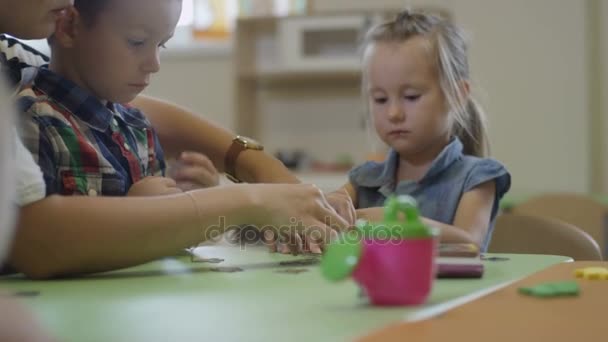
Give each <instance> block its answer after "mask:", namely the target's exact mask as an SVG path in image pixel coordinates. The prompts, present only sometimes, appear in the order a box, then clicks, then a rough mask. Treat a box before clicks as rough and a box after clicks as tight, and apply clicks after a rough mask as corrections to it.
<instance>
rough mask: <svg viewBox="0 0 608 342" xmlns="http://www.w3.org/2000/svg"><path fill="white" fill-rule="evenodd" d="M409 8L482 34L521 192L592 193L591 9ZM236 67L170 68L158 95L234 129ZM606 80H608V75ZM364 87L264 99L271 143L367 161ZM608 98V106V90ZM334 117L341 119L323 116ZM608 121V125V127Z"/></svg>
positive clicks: (479, 51)
mask: <svg viewBox="0 0 608 342" xmlns="http://www.w3.org/2000/svg"><path fill="white" fill-rule="evenodd" d="M403 4H404V3H403V2H402V1H397V0H375V1H367V0H322V1H316V2H315V4H314V5H315V7H316V9H317V10H319V11H326V10H327V11H333V10H342V9H344V8H351V9H367V8H370V7H374V8H382V7H391V8H400V7H402V6H403ZM409 4H410V5H413V6H416V5H420V4H426V5H436V6H442V7H445V8H448V9H450V10H451V11H452V13H453V15H454V18H455V20H456V21H457V22H460V23H462V24H463V26H464V27H465V28H467V30H468V31H470V32H471V33H472V38H473V45H472V49H471V53H470V56H471V66H472V72H473V77H474V78H475V79H476V80H477V81H478V85H479V88H480V89H481V92H480V94H481V101H482V103H483V104H484V105H485V107H486V109H487V111H488V114H489V119H490V126H491V132H490V134H491V142H492V146H493V155H494V156H495V157H496V158H497V159H499V160H501V161H503V162H504V163H505V164H506V165H507V166H508V168H509V169H510V171H511V173H512V175H513V187H512V193H515V194H518V193H519V194H523V193H528V192H534V191H541V190H564V191H587V190H588V189H589V187H590V184H591V171H590V165H591V162H590V160H591V156H590V152H589V151H590V144H591V142H590V141H591V139H589V135H590V133H591V130H590V126H591V122H590V119H589V115H588V111H589V108H590V103H589V98H588V96H587V93H588V88H589V84H590V82H589V79H588V73H587V68H586V61H587V59H588V51H589V49H588V42H587V41H586V39H585V15H586V13H585V6H586V3H585V2H584V1H571V0H531V1H530V0H510V1H504V0H458V1H453V0H452V1H449V0H432V1H431V0H411V1H409ZM604 5H605V4H604ZM602 10H603V12H602V13H603V18H608V10H607V9H606V6H603V7H602ZM603 32H604V33H605V34H604V35H603V39H604V41H605V40H606V37H608V28H606V27H603ZM606 49H608V48H607V47H606V46H604V51H606ZM230 63H231V62H230V59H229V58H228V59H225V60H222V59H219V58H218V57H214V58H199V59H167V60H165V61H164V62H163V66H162V68H163V69H162V70H161V72H160V74H159V75H158V77H157V78H156V79H155V81H154V83H153V85H152V87H151V88H150V89H149V93H150V94H154V95H158V96H161V97H164V98H168V99H171V100H173V101H177V102H179V103H181V104H183V105H186V106H189V107H192V108H194V109H196V110H197V111H200V112H202V113H205V114H206V115H207V117H209V118H210V119H212V120H215V121H217V122H219V123H221V124H224V125H226V126H228V127H232V124H233V122H232V118H231V117H228V115H229V113H232V110H233V107H234V106H233V103H232V101H233V88H232V82H233V81H232V69H231V64H230ZM603 79H608V73H607V71H606V70H604V78H603ZM355 87H356V85H353V87H352V89H351V91H350V92H348V93H345V94H344V96H341V97H332V98H327V97H324V96H323V94H324V92H323V90H322V89H323V87H322V85H321V86H320V88H319V90H318V91H317V92H316V93H313V94H311V95H310V96H309V97H307V98H306V99H304V100H298V99H293V98H290V96H289V91H288V90H286V91H285V92H283V94H282V95H279V96H278V97H276V98H273V97H272V96H263V99H264V100H263V101H262V106H263V108H264V112H265V113H266V114H265V116H264V120H265V122H266V123H267V124H268V126H267V132H268V134H269V136H268V140H267V141H265V142H266V143H267V145H269V146H271V147H277V146H290V145H296V143H299V142H305V143H306V144H311V145H312V146H314V151H315V152H316V153H318V155H319V156H320V157H321V158H325V159H327V158H332V157H334V156H335V155H336V154H337V151H339V150H354V151H355V152H359V153H361V149H365V148H366V147H367V146H368V145H369V143H368V141H367V140H366V139H367V138H366V135H365V132H364V131H363V130H362V129H361V128H360V126H361V125H360V123H361V122H360V118H361V115H362V111H361V107H360V100H359V99H358V98H357V97H356V96H354V95H355V92H356V88H355ZM602 94H603V97H607V96H608V90H606V89H604V90H603V93H602ZM262 95H264V94H262ZM266 95H268V94H266ZM328 108H329V109H330V111H331V112H332V113H333V114H331V115H326V114H323V113H327V109H328ZM604 122H606V124H607V125H608V120H604ZM317 125H318V126H317ZM314 127H319V129H318V130H317V131H316V133H315V134H314V135H313V134H312V133H311V131H310V130H311V129H313V128H314ZM605 131H608V126H607V127H606V130H605ZM604 143H605V142H604ZM600 150H602V151H608V149H606V148H604V149H600ZM606 163H608V161H606ZM604 164H605V163H604ZM606 170H608V168H606Z"/></svg>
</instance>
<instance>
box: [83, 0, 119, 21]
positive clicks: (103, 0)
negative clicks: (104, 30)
mask: <svg viewBox="0 0 608 342" xmlns="http://www.w3.org/2000/svg"><path fill="white" fill-rule="evenodd" d="M109 2H110V0H74V8H76V10H77V11H78V13H79V14H80V16H81V17H82V19H83V20H84V22H85V24H87V25H90V26H92V25H93V24H94V23H95V18H97V16H98V15H99V13H100V12H101V11H102V10H103V9H104V8H105V7H106V6H107V5H108V3H109Z"/></svg>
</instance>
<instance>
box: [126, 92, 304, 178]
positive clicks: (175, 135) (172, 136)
mask: <svg viewBox="0 0 608 342" xmlns="http://www.w3.org/2000/svg"><path fill="white" fill-rule="evenodd" d="M133 105H134V106H136V107H137V108H139V109H141V110H142V111H143V112H144V113H145V114H146V117H148V119H149V120H150V122H152V125H153V126H154V129H155V130H156V133H157V134H158V137H159V139H160V141H161V144H162V146H163V149H164V150H165V154H166V157H167V158H176V157H177V156H178V155H179V154H180V153H181V152H183V151H189V150H190V151H197V152H200V153H203V154H205V155H206V156H207V157H208V158H209V159H211V161H212V162H213V164H214V165H215V167H216V168H217V169H218V171H220V172H223V171H224V158H225V156H226V152H227V151H228V149H229V148H230V145H231V144H232V139H233V138H234V137H235V134H233V133H232V132H230V131H229V130H227V129H225V128H223V127H221V126H218V125H215V124H213V123H212V122H210V121H209V120H206V119H204V118H202V117H201V116H200V115H196V114H195V113H193V112H192V111H190V110H188V109H186V108H183V107H180V106H177V105H175V104H172V103H169V102H165V101H162V100H158V99H155V98H152V97H148V96H138V97H137V98H136V99H135V100H134V101H133ZM236 172H237V176H238V177H239V179H241V180H243V181H245V182H249V183H299V180H298V179H297V178H296V177H295V176H294V175H293V174H292V173H290V172H289V170H288V169H287V168H286V167H285V166H284V165H283V164H282V163H281V162H280V161H278V160H277V159H276V158H274V157H272V156H271V155H269V154H268V153H265V152H260V151H252V150H247V151H243V152H242V153H241V154H240V155H239V158H238V159H237V161H236Z"/></svg>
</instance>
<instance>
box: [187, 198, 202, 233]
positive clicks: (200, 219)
mask: <svg viewBox="0 0 608 342" xmlns="http://www.w3.org/2000/svg"><path fill="white" fill-rule="evenodd" d="M184 194H186V195H187V196H188V197H190V199H191V200H192V204H194V208H195V209H196V215H197V217H198V222H199V223H200V224H201V225H202V223H203V215H202V213H201V208H199V206H198V202H197V201H196V197H194V195H193V194H192V191H186V192H184Z"/></svg>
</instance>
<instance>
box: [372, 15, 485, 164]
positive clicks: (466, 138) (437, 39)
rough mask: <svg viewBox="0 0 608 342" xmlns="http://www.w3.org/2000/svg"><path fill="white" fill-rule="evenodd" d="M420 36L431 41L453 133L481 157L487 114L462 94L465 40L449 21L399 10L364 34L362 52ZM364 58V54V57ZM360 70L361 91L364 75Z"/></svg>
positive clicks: (466, 148) (469, 151)
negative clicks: (389, 19)
mask: <svg viewBox="0 0 608 342" xmlns="http://www.w3.org/2000/svg"><path fill="white" fill-rule="evenodd" d="M416 36H423V37H425V38H427V39H428V41H429V42H430V43H431V44H432V47H433V48H432V49H431V50H432V51H433V55H434V56H433V58H434V62H435V65H436V66H437V71H438V75H439V82H440V86H441V90H442V91H443V94H444V96H445V98H446V99H447V101H448V105H449V108H450V119H451V120H452V122H453V125H452V131H451V134H452V136H454V135H455V136H457V137H458V138H459V139H460V141H461V142H462V144H463V146H464V154H468V155H473V156H478V157H483V156H485V155H486V153H487V152H488V150H489V146H488V139H487V129H486V116H485V113H484V111H483V109H482V108H481V106H480V105H479V104H478V103H477V101H475V100H474V99H473V97H472V96H468V97H466V103H464V101H462V99H465V94H463V91H462V86H461V83H460V82H461V81H468V80H469V62H468V57H467V39H466V38H465V34H464V32H463V31H462V30H461V29H460V28H458V27H457V26H455V25H454V24H453V23H452V22H451V21H450V20H448V19H445V18H442V17H439V16H436V15H432V14H427V13H419V12H411V11H409V10H406V11H403V12H401V13H400V14H399V15H397V17H396V18H395V19H394V20H391V21H388V22H385V23H383V24H380V25H378V26H376V27H373V28H372V29H371V30H370V31H369V32H368V33H367V35H366V36H365V40H364V43H363V51H364V52H365V51H366V50H367V48H368V47H369V46H372V45H373V44H374V43H377V42H396V43H399V42H403V41H406V40H408V39H410V38H412V37H416ZM364 58H365V57H364ZM365 74H366V73H363V92H366V90H365V89H366V87H367V76H366V75H365Z"/></svg>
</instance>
